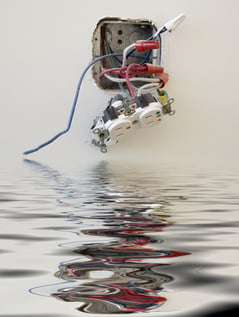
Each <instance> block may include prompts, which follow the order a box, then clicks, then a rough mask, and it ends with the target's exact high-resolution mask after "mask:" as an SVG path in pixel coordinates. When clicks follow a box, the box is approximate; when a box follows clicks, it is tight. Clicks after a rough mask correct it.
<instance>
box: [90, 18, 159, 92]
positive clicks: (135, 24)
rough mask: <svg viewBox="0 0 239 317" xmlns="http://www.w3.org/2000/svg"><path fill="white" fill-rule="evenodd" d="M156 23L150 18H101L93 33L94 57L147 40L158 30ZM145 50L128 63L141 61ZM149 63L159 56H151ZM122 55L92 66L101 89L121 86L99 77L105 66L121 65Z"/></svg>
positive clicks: (119, 51) (94, 76)
mask: <svg viewBox="0 0 239 317" xmlns="http://www.w3.org/2000/svg"><path fill="white" fill-rule="evenodd" d="M156 30H157V29H156V27H155V25H154V24H153V23H152V21H150V20H140V19H137V20H131V19H120V18H110V17H109V18H103V19H101V20H100V21H99V22H98V24H97V26H96V28H95V30H94V33H93V39H92V44H93V52H92V53H93V59H95V58H97V57H99V56H102V55H106V54H110V53H119V54H121V53H122V52H123V50H124V49H125V48H126V47H127V46H129V45H130V44H132V43H134V42H135V41H137V40H146V39H148V38H149V37H150V36H152V35H153V34H154V33H155V31H156ZM145 54H146V53H145V52H137V56H132V57H130V58H129V59H128V63H139V61H140V60H142V59H143V57H144V56H145ZM150 58H151V60H148V62H149V63H153V60H155V59H158V58H159V57H158V56H153V55H152V56H151V57H150ZM121 63H122V56H115V57H111V58H107V59H104V60H103V61H102V62H100V63H97V64H95V65H94V66H93V67H92V75H93V78H94V80H95V82H96V84H97V85H98V87H99V88H101V89H104V90H105V89H110V90H118V89H119V86H118V85H117V84H116V83H114V82H112V81H109V80H108V79H107V78H105V77H101V78H99V74H100V73H101V72H102V70H103V68H104V69H107V68H115V67H121Z"/></svg>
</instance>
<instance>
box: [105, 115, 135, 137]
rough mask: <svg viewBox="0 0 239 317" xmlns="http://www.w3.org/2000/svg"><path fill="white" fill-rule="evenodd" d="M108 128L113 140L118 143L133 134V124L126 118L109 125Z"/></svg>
mask: <svg viewBox="0 0 239 317" xmlns="http://www.w3.org/2000/svg"><path fill="white" fill-rule="evenodd" d="M106 127H107V128H108V131H109V135H110V138H111V140H113V141H115V142H118V141H120V140H121V139H122V138H123V137H125V136H126V135H129V134H130V133H131V132H133V126H132V122H131V121H130V120H129V119H126V118H118V119H115V120H113V121H111V122H110V123H109V125H108V126H107V124H106Z"/></svg>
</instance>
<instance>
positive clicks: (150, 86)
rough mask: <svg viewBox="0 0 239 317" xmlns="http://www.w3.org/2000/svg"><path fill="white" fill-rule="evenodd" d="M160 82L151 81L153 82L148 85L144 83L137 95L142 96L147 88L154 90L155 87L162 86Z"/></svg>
mask: <svg viewBox="0 0 239 317" xmlns="http://www.w3.org/2000/svg"><path fill="white" fill-rule="evenodd" d="M160 86H161V85H160V84H159V83H158V84H157V83H151V84H146V85H143V86H142V87H140V88H139V90H138V92H137V96H141V95H142V93H143V90H147V91H152V90H155V89H158V88H160Z"/></svg>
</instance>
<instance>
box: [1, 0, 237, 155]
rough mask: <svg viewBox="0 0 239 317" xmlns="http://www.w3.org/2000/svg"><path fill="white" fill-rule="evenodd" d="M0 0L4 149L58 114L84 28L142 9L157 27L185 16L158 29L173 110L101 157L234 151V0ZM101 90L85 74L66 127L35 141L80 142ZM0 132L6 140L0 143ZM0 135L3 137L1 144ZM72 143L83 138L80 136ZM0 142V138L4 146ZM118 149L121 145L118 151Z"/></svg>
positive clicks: (100, 102) (78, 67)
mask: <svg viewBox="0 0 239 317" xmlns="http://www.w3.org/2000/svg"><path fill="white" fill-rule="evenodd" d="M82 4H83V2H82V1H78V0H50V1H49V0H41V1H40V0H32V1H30V0H21V1H17V0H10V1H9V0H8V1H7V0H5V1H4V0H0V8H1V9H0V33H1V34H0V38H1V59H0V63H1V65H0V67H1V72H0V84H1V96H0V101H1V102H0V107H1V127H0V129H1V139H0V141H1V144H2V146H3V147H4V148H5V149H7V150H9V148H10V146H11V148H14V151H15V152H14V151H13V153H14V155H21V152H22V151H23V150H25V149H28V148H29V147H33V146H35V145H37V144H39V143H41V142H42V141H45V140H47V139H48V138H49V137H51V136H52V135H54V134H55V133H56V132H58V131H60V130H62V129H63V128H64V127H65V126H66V123H67V119H68V114H69V111H70V107H71V103H72V100H73V96H74V92H75V87H76V84H77V81H78V78H79V76H80V74H81V71H82V70H83V69H84V67H85V66H86V65H87V64H88V62H89V61H90V60H91V34H92V32H93V30H94V27H95V24H96V23H97V21H98V20H99V19H100V18H101V17H103V16H120V17H129V18H150V19H152V20H153V21H154V22H155V24H156V25H158V26H160V25H161V24H162V23H164V22H166V21H167V20H169V19H171V18H173V17H175V16H176V15H178V14H179V13H181V12H184V13H185V14H186V16H187V18H186V20H185V21H184V22H183V24H181V25H180V26H179V28H178V29H176V30H175V32H173V33H171V34H167V35H165V36H164V44H165V46H164V61H165V68H166V70H167V71H168V72H169V74H170V81H169V83H168V86H167V90H168V93H169V94H170V96H172V97H174V98H175V109H176V111H177V113H176V115H175V116H174V117H172V118H167V119H165V120H164V122H163V123H162V125H161V126H158V127H156V128H152V129H148V130H144V131H139V132H138V133H136V134H135V135H133V136H132V137H131V138H130V139H129V140H127V141H125V142H122V143H121V144H119V145H117V146H114V147H112V148H111V151H110V154H107V155H108V157H110V156H119V155H121V154H122V155H123V156H125V155H127V156H134V155H135V154H137V156H139V155H140V156H141V155H142V154H143V153H144V154H145V153H147V155H148V157H153V156H158V157H159V156H160V157H163V158H166V159H167V158H174V159H179V158H184V157H187V158H200V157H202V158H204V159H205V158H206V159H207V158H209V157H213V158H215V157H216V158H222V157H223V158H229V159H232V158H234V159H238V157H239V150H238V143H239V140H238V134H239V133H238V132H239V124H238V119H239V110H238V105H239V97H238V74H239V62H238V56H239V41H238V30H239V19H238V9H239V2H238V1H237V0H167V1H161V0H149V1H145V2H142V1H135V0H132V1H130V2H129V1H126V0H123V1H119V2H115V1H109V0H104V1H98V0H88V1H87V2H84V7H83V6H82ZM107 99H108V96H107V95H106V94H104V93H102V92H101V91H99V90H98V88H97V87H96V86H95V84H94V83H93V81H92V79H91V76H90V75H89V76H88V77H87V78H86V80H85V82H84V85H83V86H82V91H81V93H80V97H79V102H78V108H77V111H76V117H75V120H74V124H73V129H72V131H71V132H70V134H69V135H68V136H63V137H62V139H61V140H59V141H57V143H56V144H52V145H51V146H50V147H51V149H49V148H46V149H45V150H44V154H40V153H39V154H38V153H37V154H34V157H36V156H38V155H46V156H49V155H52V154H53V153H54V151H56V152H57V151H58V153H59V152H60V153H64V152H65V147H66V148H67V147H69V146H70V144H72V145H77V147H76V148H75V149H76V151H77V150H78V147H79V148H80V147H81V146H83V147H84V151H86V152H87V151H89V153H90V155H91V154H94V155H95V154H96V155H98V152H97V153H96V151H95V149H92V148H91V147H90V146H86V145H84V143H85V142H87V140H89V138H90V133H89V128H90V126H91V123H92V120H93V119H94V117H95V116H96V115H97V114H100V113H101V110H102V109H103V108H104V106H105V104H106V102H107ZM6 141H7V142H6ZM7 143H8V144H7ZM81 143H82V144H83V145H81ZM4 144H5V145H4ZM126 153H127V154H126Z"/></svg>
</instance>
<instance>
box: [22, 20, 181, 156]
mask: <svg viewBox="0 0 239 317" xmlns="http://www.w3.org/2000/svg"><path fill="white" fill-rule="evenodd" d="M184 18H185V16H184V14H180V15H178V16H177V17H176V18H174V19H172V20H170V21H168V22H167V23H165V24H164V25H163V26H162V28H160V29H156V28H154V29H150V31H152V33H151V34H150V36H148V37H146V38H145V39H142V38H139V39H137V40H135V41H134V42H133V43H128V42H127V41H129V39H128V37H127V40H125V43H127V44H128V45H127V46H125V47H124V48H123V49H122V50H120V49H119V48H121V45H122V44H125V43H124V41H122V40H121V39H119V40H118V44H119V45H118V46H117V49H116V48H115V47H114V48H112V46H111V42H112V38H113V37H114V35H115V34H114V33H113V32H114V31H115V30H114V29H113V27H112V28H110V27H111V24H110V23H108V24H107V23H103V24H102V25H101V26H100V41H99V52H100V53H99V54H95V56H94V57H95V58H94V59H93V61H92V62H91V63H90V64H89V65H88V66H87V67H86V68H85V70H84V71H83V72H82V74H81V77H80V79H79V82H78V85H77V88H76V93H75V97H74V100H73V104H72V107H71V112H70V116H69V119H68V124H67V127H66V128H65V129H64V130H62V131H60V132H59V133H57V134H56V135H55V136H53V137H52V138H51V139H49V140H48V141H46V142H44V143H42V144H40V145H39V146H37V147H35V148H33V149H31V150H27V151H25V152H23V154H25V155H26V154H30V153H33V152H36V151H38V150H39V149H41V148H43V147H45V146H46V145H48V144H50V143H52V142H53V141H55V140H56V139H57V138H59V137H60V136H61V135H63V134H65V133H67V132H68V131H69V130H70V128H71V124H72V120H73V116H74V113H75V108H76V105H77V101H78V96H79V92H80V88H81V85H82V82H83V79H84V77H85V75H86V73H87V71H88V70H89V69H90V68H92V69H93V74H94V75H93V77H94V79H95V81H96V82H97V84H98V86H99V87H100V88H101V89H104V90H106V91H107V92H109V91H110V89H111V90H113V92H114V93H113V97H111V98H110V100H109V102H108V104H107V106H106V108H105V109H104V110H103V114H102V115H101V116H97V117H96V118H95V119H94V122H93V126H92V127H91V130H92V144H94V145H95V146H97V147H98V148H99V149H100V151H101V152H103V153H105V152H107V147H108V146H110V145H112V144H115V143H118V142H119V141H121V140H122V139H123V138H127V136H129V135H130V134H132V132H133V131H135V130H136V129H139V128H147V127H151V126H155V125H158V124H159V123H160V122H161V120H162V118H163V116H164V115H170V116H171V115H173V114H174V113H175V111H174V110H173V109H172V103H173V101H174V99H173V98H169V96H168V93H167V91H166V90H165V85H166V84H167V82H168V77H169V76H168V74H167V73H166V72H165V71H164V67H163V66H162V36H161V35H162V33H164V32H166V31H168V32H171V31H173V30H174V29H175V28H176V27H177V26H178V25H179V24H180V23H181V22H182V21H183V20H184ZM128 25H129V23H128ZM134 25H135V24H133V27H134ZM127 27H128V28H129V26H127ZM140 27H141V28H142V29H147V27H148V26H147V25H141V26H140ZM137 31H138V30H137ZM117 32H118V33H117V34H122V33H123V31H122V29H118V30H117ZM136 33H137V32H136V31H135V30H134V29H133V30H132V32H131V34H136ZM138 33H139V32H138ZM109 35H111V40H110V39H109V37H110V36H109ZM144 35H145V36H146V33H145V34H144ZM147 35H148V34H147ZM95 40H98V38H97V37H95ZM94 67H95V68H94Z"/></svg>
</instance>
